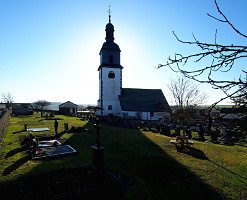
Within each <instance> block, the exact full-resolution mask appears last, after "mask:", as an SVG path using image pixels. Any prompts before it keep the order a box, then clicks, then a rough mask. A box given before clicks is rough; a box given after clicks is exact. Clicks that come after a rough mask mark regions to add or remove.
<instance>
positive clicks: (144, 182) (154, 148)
mask: <svg viewBox="0 0 247 200" xmlns="http://www.w3.org/2000/svg"><path fill="white" fill-rule="evenodd" d="M86 126H87V128H89V129H90V131H89V132H88V133H70V137H68V139H67V140H68V143H69V144H70V145H71V146H72V147H73V148H75V149H76V150H77V151H78V154H77V155H75V156H71V157H66V158H62V159H58V160H54V161H43V162H41V163H40V164H39V165H38V166H37V167H35V168H34V169H32V170H31V171H30V173H37V172H40V171H52V170H55V169H59V168H60V169H61V168H71V174H70V173H69V172H68V171H69V170H68V169H67V172H68V174H67V175H66V176H65V175H64V174H63V172H62V171H61V173H59V174H57V175H56V176H57V177H64V180H63V181H64V184H61V183H60V184H61V185H62V186H61V188H60V192H63V191H65V190H66V185H70V183H72V181H75V180H76V179H77V177H76V176H74V175H73V174H74V173H73V170H74V169H73V168H72V167H78V166H81V165H82V163H84V165H85V164H91V157H92V152H91V150H90V146H91V145H94V144H95V130H94V128H93V124H92V123H89V124H87V125H86ZM102 127H103V128H102V131H101V135H100V140H101V144H102V145H103V146H104V147H105V148H106V151H105V167H106V168H107V169H110V170H112V171H114V173H116V174H119V175H120V176H121V177H124V178H125V179H126V180H129V179H130V180H131V182H132V183H133V187H132V188H131V189H130V190H128V191H125V195H123V196H122V197H121V198H119V197H117V198H115V199H157V200H160V199H169V200H177V199H183V200H187V199H188V200H193V199H195V200H198V199H200V200H203V199H210V200H220V199H222V198H221V197H220V195H219V194H218V193H217V192H216V191H215V190H214V189H213V188H212V187H210V186H209V185H208V184H206V183H205V182H203V181H202V180H201V179H200V178H199V177H198V176H197V175H195V174H194V173H192V172H191V171H190V170H189V169H188V168H187V167H185V166H184V165H182V164H181V163H179V162H178V161H177V160H175V159H174V158H173V157H171V156H170V155H169V154H167V153H166V152H165V151H164V150H163V149H162V148H161V147H160V146H158V145H157V144H155V143H154V142H153V141H151V140H149V139H148V138H147V137H146V136H145V135H143V134H142V133H141V132H140V131H138V130H134V129H125V128H118V127H113V126H108V125H104V124H102ZM64 136H65V135H64ZM190 153H191V156H195V157H196V156H197V157H198V158H199V159H207V157H206V156H205V154H204V155H203V152H197V151H196V150H194V151H192V152H190ZM26 161H27V158H26V157H24V158H22V159H20V160H18V161H16V162H15V163H14V164H13V165H11V166H10V167H8V168H6V169H5V171H4V173H5V174H9V173H11V172H12V171H13V170H15V169H17V168H18V167H19V166H20V165H22V164H24V163H25V162H26ZM44 176H45V175H44ZM44 178H45V179H47V177H46V176H45V177H44ZM89 178H90V177H89ZM57 181H58V178H57V179H56V177H54V179H53V180H52V181H51V182H50V185H56V182H57ZM85 181H88V180H86V178H85ZM65 183H66V184H65ZM51 187H52V186H49V187H48V189H47V192H49V189H51ZM90 187H92V185H90V183H89V184H88V185H87V186H86V187H85V188H84V190H87V189H88V188H90ZM75 190H76V188H75ZM106 191H107V192H106ZM106 191H105V192H104V196H101V193H99V194H98V196H99V197H101V198H106V199H114V196H112V195H115V194H114V192H115V193H116V191H112V188H106ZM37 192H38V191H37ZM43 192H44V191H42V193H43ZM74 192H75V193H76V191H74ZM47 195H49V194H48V193H47ZM48 197H49V196H47V198H48ZM112 197H113V198H112Z"/></svg>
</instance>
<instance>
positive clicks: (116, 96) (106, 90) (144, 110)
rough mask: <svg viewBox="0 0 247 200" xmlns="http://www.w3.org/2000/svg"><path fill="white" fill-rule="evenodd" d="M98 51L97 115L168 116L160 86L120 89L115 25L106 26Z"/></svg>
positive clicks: (118, 55) (147, 118)
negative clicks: (156, 87) (104, 35)
mask: <svg viewBox="0 0 247 200" xmlns="http://www.w3.org/2000/svg"><path fill="white" fill-rule="evenodd" d="M105 31H106V38H105V40H106V41H105V42H104V43H103V45H102V48H101V50H100V53H99V55H100V66H99V67H98V71H99V100H98V103H97V107H98V108H99V110H98V111H97V112H96V115H98V116H119V117H123V118H131V119H141V120H158V119H160V118H164V117H166V116H167V115H169V112H170V107H169V104H168V103H167V100H166V98H165V96H164V94H163V92H162V90H161V89H137V88H122V81H123V80H122V70H123V67H122V66H121V64H120V53H121V50H120V48H119V46H118V45H117V44H116V43H115V42H114V31H115V30H114V26H113V24H112V23H111V15H109V23H108V24H107V25H106V28H105Z"/></svg>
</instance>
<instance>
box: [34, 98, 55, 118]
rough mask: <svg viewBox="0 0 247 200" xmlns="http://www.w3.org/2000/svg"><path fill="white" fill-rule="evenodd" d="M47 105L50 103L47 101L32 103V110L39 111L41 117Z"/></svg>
mask: <svg viewBox="0 0 247 200" xmlns="http://www.w3.org/2000/svg"><path fill="white" fill-rule="evenodd" d="M49 105H51V103H50V102H48V101H46V100H38V101H35V102H34V103H33V106H34V108H36V109H39V110H40V112H41V117H43V112H44V109H45V108H46V107H47V106H49Z"/></svg>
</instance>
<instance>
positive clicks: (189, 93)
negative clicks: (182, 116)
mask: <svg viewBox="0 0 247 200" xmlns="http://www.w3.org/2000/svg"><path fill="white" fill-rule="evenodd" d="M168 88H169V89H170V91H171V93H172V96H173V100H174V103H175V105H176V106H177V107H178V108H187V107H195V106H198V105H201V104H203V103H205V102H206V100H207V95H206V94H205V93H204V92H201V91H200V90H199V88H198V86H197V85H195V84H193V83H192V82H191V81H190V80H189V79H186V78H183V77H177V79H171V82H170V84H169V85H168Z"/></svg>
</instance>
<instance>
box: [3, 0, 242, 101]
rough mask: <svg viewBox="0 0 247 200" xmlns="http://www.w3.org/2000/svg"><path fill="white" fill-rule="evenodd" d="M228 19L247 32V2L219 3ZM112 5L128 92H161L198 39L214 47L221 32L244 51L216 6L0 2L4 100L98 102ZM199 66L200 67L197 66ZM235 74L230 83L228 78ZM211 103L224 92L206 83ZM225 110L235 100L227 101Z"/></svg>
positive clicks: (199, 2) (171, 1)
mask: <svg viewBox="0 0 247 200" xmlns="http://www.w3.org/2000/svg"><path fill="white" fill-rule="evenodd" d="M218 4H219V6H220V8H221V10H222V11H223V13H224V14H225V15H226V16H227V17H228V19H229V20H230V21H231V22H232V23H233V24H234V25H235V26H236V27H237V28H238V29H239V30H240V31H241V32H243V33H245V34H246V33H247V26H246V23H247V22H246V19H247V13H246V7H247V1H246V0H236V1H233V0H218ZM109 5H110V6H111V22H112V24H113V25H114V28H115V32H114V36H115V42H116V43H117V44H118V45H119V47H120V49H121V65H122V66H123V67H124V68H123V87H124V88H147V89H162V91H163V93H164V95H165V96H166V98H167V100H168V102H169V103H170V102H171V95H170V91H169V89H168V87H167V85H168V84H169V83H170V80H171V78H175V77H176V76H177V74H176V73H174V72H173V71H171V70H170V69H169V68H166V67H164V68H160V69H157V66H158V64H165V63H166V62H167V59H168V57H169V56H171V57H173V56H174V54H175V53H181V54H184V55H188V54H190V53H195V52H197V51H198V49H197V48H195V47H193V46H191V45H185V44H181V43H180V42H178V41H177V40H176V38H175V37H174V35H173V31H174V32H175V33H176V34H177V35H178V37H179V38H180V39H182V40H185V41H192V40H193V36H192V34H194V35H195V36H196V37H197V39H198V40H200V41H203V42H209V43H213V42H214V36H215V30H216V29H217V33H218V37H217V39H218V41H219V42H220V43H222V44H226V45H228V44H235V45H246V40H244V39H243V38H242V37H240V36H239V35H237V34H236V33H235V32H234V31H233V30H232V29H231V28H230V27H229V25H227V24H224V23H220V22H218V21H216V20H214V19H212V18H210V17H209V16H207V13H209V14H211V15H214V16H216V17H220V15H219V14H218V13H217V9H216V6H215V4H214V1H213V0H207V1H204V0H186V1H184V0H90V1H89V0H0V94H3V93H8V92H9V93H11V95H12V96H13V99H14V102H18V103H24V102H34V101H37V100H40V99H42V100H47V101H49V102H65V101H71V102H73V103H76V104H96V103H97V100H98V98H99V92H98V91H99V80H98V71H97V69H98V67H99V65H100V57H99V51H100V49H101V47H102V44H103V43H104V41H105V25H106V24H107V23H108V9H109ZM194 64H195V66H196V63H194ZM236 65H237V67H236V70H232V72H231V73H230V75H226V74H224V75H221V76H226V77H225V78H229V79H230V78H232V77H234V78H238V77H239V74H240V70H241V69H244V68H245V69H246V67H245V66H244V62H239V63H236ZM228 76H229V77H228ZM198 87H199V88H200V90H202V91H203V92H205V93H207V94H208V96H209V98H208V101H207V102H205V104H211V103H214V102H215V101H217V100H218V99H219V98H221V97H223V94H222V93H221V92H220V91H218V90H214V89H212V88H211V86H209V85H205V84H203V85H202V84H201V85H199V86H198ZM223 103H225V104H227V103H229V102H226V101H225V102H223Z"/></svg>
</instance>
